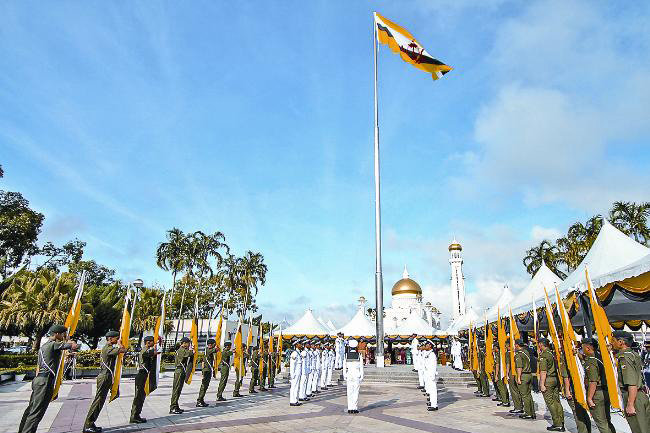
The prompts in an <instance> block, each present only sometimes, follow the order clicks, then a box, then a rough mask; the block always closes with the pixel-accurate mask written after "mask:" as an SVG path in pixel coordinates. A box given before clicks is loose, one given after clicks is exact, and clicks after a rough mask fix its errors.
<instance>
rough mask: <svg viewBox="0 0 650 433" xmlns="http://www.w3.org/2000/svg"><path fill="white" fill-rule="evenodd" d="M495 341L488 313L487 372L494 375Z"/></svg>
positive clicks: (486, 324)
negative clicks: (493, 349) (493, 348)
mask: <svg viewBox="0 0 650 433" xmlns="http://www.w3.org/2000/svg"><path fill="white" fill-rule="evenodd" d="M493 343H494V333H493V332H492V327H491V326H490V324H489V323H488V320H487V313H486V315H485V374H487V375H488V376H489V377H492V373H493V372H494V352H493V351H492V345H493Z"/></svg>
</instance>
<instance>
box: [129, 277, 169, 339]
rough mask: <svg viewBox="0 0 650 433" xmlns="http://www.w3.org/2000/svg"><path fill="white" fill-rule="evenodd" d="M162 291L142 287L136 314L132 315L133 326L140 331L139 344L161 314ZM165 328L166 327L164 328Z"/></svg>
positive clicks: (136, 330) (136, 304) (136, 305)
mask: <svg viewBox="0 0 650 433" xmlns="http://www.w3.org/2000/svg"><path fill="white" fill-rule="evenodd" d="M162 297H163V294H162V291H161V290H157V289H147V288H145V287H143V288H142V289H140V295H139V299H138V301H137V302H136V303H135V315H134V317H132V322H131V324H132V326H133V330H134V331H135V332H139V333H140V336H139V338H138V345H141V344H142V337H143V335H144V332H145V331H148V330H153V329H154V327H155V326H156V320H158V317H159V316H160V303H161V301H162ZM163 330H164V328H163Z"/></svg>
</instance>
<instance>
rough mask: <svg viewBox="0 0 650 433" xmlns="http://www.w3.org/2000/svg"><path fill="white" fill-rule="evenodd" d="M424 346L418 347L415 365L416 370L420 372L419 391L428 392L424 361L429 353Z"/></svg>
mask: <svg viewBox="0 0 650 433" xmlns="http://www.w3.org/2000/svg"><path fill="white" fill-rule="evenodd" d="M424 346H425V345H424V344H419V345H418V347H417V352H415V358H414V361H413V362H414V364H415V369H416V370H417V372H418V389H420V390H422V392H426V391H425V389H424V365H423V359H424V357H425V356H426V354H427V352H426V350H425V349H424Z"/></svg>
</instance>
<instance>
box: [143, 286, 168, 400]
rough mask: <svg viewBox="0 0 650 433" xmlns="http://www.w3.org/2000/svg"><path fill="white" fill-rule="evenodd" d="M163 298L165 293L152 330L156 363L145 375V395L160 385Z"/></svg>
mask: <svg viewBox="0 0 650 433" xmlns="http://www.w3.org/2000/svg"><path fill="white" fill-rule="evenodd" d="M165 298H166V293H163V298H162V302H161V304H160V316H158V319H156V326H155V327H154V330H153V347H154V350H155V351H156V352H157V354H156V363H155V365H154V369H155V371H150V372H149V374H148V375H147V381H146V382H145V383H144V393H145V395H149V394H151V393H152V392H154V391H155V390H156V388H158V384H159V383H160V366H161V365H162V348H161V347H160V346H161V343H162V341H163V335H164V327H165Z"/></svg>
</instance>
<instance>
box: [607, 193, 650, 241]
mask: <svg viewBox="0 0 650 433" xmlns="http://www.w3.org/2000/svg"><path fill="white" fill-rule="evenodd" d="M649 217H650V203H648V202H646V203H639V204H636V203H631V202H627V201H617V202H614V204H613V205H612V210H611V211H610V212H609V219H610V221H611V222H612V224H613V225H615V226H616V227H617V228H618V229H619V230H621V231H622V232H623V233H625V234H626V235H628V236H632V237H633V238H634V240H635V241H637V242H639V243H642V244H643V245H646V246H648V245H649V244H650V227H648V218H649Z"/></svg>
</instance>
